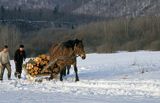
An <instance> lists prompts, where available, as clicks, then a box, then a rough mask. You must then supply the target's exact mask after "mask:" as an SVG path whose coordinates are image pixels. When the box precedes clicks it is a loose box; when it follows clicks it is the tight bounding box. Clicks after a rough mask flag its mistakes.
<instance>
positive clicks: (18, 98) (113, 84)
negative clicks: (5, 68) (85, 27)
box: [0, 51, 160, 103]
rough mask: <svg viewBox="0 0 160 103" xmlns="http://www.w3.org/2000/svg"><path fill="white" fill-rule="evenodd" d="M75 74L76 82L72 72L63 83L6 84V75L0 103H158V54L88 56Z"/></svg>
mask: <svg viewBox="0 0 160 103" xmlns="http://www.w3.org/2000/svg"><path fill="white" fill-rule="evenodd" d="M11 62H12V69H13V73H14V63H13V61H11ZM78 70H79V77H80V81H79V82H74V79H75V78H74V71H73V69H72V70H71V74H70V75H69V76H67V77H66V78H65V79H64V81H63V82H60V81H59V80H53V81H47V80H43V82H41V83H39V82H33V81H28V80H26V79H21V80H16V79H14V76H12V78H13V80H10V81H8V80H7V79H6V74H5V80H4V81H3V82H0V103H58V102H59V103H75V102H76V103H82V102H83V103H160V52H151V51H137V52H119V53H113V54H88V55H87V59H86V60H81V58H78ZM23 77H24V76H23Z"/></svg>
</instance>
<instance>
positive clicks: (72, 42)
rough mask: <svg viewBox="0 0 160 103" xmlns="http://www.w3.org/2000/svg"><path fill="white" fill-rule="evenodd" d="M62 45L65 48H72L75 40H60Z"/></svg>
mask: <svg viewBox="0 0 160 103" xmlns="http://www.w3.org/2000/svg"><path fill="white" fill-rule="evenodd" d="M62 45H63V46H64V47H66V48H72V49H73V48H74V45H75V40H68V41H66V42H62Z"/></svg>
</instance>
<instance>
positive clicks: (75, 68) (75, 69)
mask: <svg viewBox="0 0 160 103" xmlns="http://www.w3.org/2000/svg"><path fill="white" fill-rule="evenodd" d="M74 71H75V74H76V77H75V78H76V80H75V81H76V82H77V81H79V77H78V69H77V65H76V64H75V65H74Z"/></svg>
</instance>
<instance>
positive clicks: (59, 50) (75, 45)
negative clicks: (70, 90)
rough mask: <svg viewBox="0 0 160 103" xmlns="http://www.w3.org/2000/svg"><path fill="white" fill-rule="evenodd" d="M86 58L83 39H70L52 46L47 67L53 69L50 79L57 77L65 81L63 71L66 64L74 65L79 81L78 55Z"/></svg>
mask: <svg viewBox="0 0 160 103" xmlns="http://www.w3.org/2000/svg"><path fill="white" fill-rule="evenodd" d="M78 56H80V57H81V58H82V59H85V58H86V54H85V50H84V46H83V42H82V40H78V39H75V40H69V41H66V42H62V43H59V44H55V45H53V46H52V48H51V50H50V57H51V60H50V63H49V65H48V67H47V68H49V69H50V70H51V75H50V79H53V78H55V77H57V75H58V74H59V73H60V80H61V81H63V71H64V69H65V67H66V66H68V65H73V66H74V71H75V78H76V81H79V77H78V70H77V61H76V57H78Z"/></svg>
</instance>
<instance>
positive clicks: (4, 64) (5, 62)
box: [0, 45, 11, 81]
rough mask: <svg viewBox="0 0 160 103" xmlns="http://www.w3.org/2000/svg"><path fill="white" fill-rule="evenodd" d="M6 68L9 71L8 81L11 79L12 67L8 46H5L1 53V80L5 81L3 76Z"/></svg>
mask: <svg viewBox="0 0 160 103" xmlns="http://www.w3.org/2000/svg"><path fill="white" fill-rule="evenodd" d="M5 68H6V69H7V71H8V80H10V79H11V65H10V57H9V52H8V46H7V45H5V46H4V48H3V50H2V51H1V52H0V80H1V81H2V80H3V74H4V70H5Z"/></svg>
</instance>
